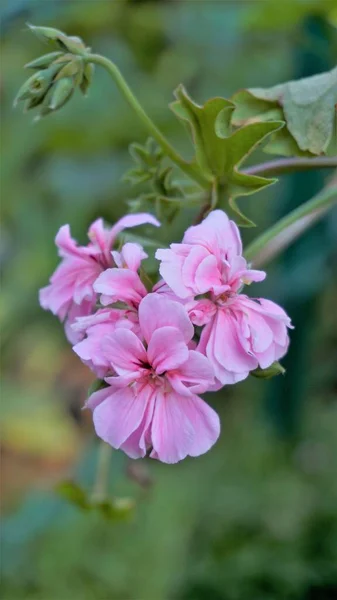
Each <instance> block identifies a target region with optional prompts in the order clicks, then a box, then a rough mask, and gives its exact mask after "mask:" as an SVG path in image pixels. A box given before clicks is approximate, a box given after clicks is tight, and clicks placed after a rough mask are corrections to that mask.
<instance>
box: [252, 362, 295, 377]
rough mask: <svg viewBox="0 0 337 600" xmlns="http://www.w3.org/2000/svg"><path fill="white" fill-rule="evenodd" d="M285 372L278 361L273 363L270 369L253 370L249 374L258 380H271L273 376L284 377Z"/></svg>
mask: <svg viewBox="0 0 337 600" xmlns="http://www.w3.org/2000/svg"><path fill="white" fill-rule="evenodd" d="M285 372H286V370H285V368H284V367H282V365H281V364H280V363H279V362H278V361H275V362H273V364H272V365H270V367H267V368H266V369H260V368H257V369H254V371H251V372H250V374H251V375H253V376H254V377H258V378H259V379H271V377H275V375H284V373H285Z"/></svg>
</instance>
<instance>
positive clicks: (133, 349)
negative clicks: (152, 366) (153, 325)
mask: <svg viewBox="0 0 337 600" xmlns="http://www.w3.org/2000/svg"><path fill="white" fill-rule="evenodd" d="M102 351H103V354H104V355H105V357H106V358H107V359H108V361H109V362H110V364H111V365H112V366H113V368H114V369H115V370H116V372H117V373H118V375H124V374H126V373H128V372H131V373H133V372H137V371H138V370H139V369H140V368H141V365H142V363H147V354H146V350H145V348H144V346H143V344H142V342H141V341H140V339H139V338H138V337H137V336H136V334H135V333H133V331H130V330H129V329H115V331H114V332H113V333H112V334H111V335H109V336H107V337H105V338H104V339H103V340H102Z"/></svg>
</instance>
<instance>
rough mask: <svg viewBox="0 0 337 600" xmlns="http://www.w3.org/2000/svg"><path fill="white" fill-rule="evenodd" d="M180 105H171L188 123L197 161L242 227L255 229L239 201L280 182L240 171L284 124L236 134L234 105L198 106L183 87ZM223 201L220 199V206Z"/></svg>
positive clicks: (245, 129) (225, 102) (255, 127)
mask: <svg viewBox="0 0 337 600" xmlns="http://www.w3.org/2000/svg"><path fill="white" fill-rule="evenodd" d="M176 96H177V98H178V101H177V102H174V103H173V105H171V108H172V109H173V111H174V112H175V113H176V115H177V116H178V117H179V118H180V119H183V120H184V121H188V123H189V125H190V127H191V130H192V137H193V141H194V144H195V153H196V156H195V161H196V163H197V164H198V165H199V167H200V168H202V169H203V171H204V173H206V174H207V175H208V176H209V178H210V180H212V179H213V180H214V179H216V181H217V182H218V186H219V189H220V188H221V198H224V199H225V203H226V209H227V210H228V209H231V210H232V211H233V212H234V213H235V218H236V221H237V222H238V224H239V225H242V226H253V225H254V223H253V222H252V221H250V219H248V218H247V217H246V216H245V215H244V214H243V213H242V212H241V211H240V209H239V208H238V206H237V204H236V198H237V197H239V196H247V195H249V194H253V193H255V192H258V191H259V190H261V189H263V188H265V187H266V186H268V185H271V184H272V183H275V182H276V181H277V180H276V179H267V178H265V177H257V176H255V175H248V174H246V173H242V172H240V170H239V167H240V166H241V165H242V163H243V162H244V161H245V159H246V158H247V157H248V156H249V154H251V152H253V150H255V148H256V147H257V146H258V145H259V144H261V143H262V142H263V141H265V140H266V139H267V138H268V137H269V136H270V135H271V134H273V133H274V132H275V131H278V130H280V129H281V128H282V127H283V125H284V123H283V122H282V121H267V122H263V123H262V122H258V123H251V124H249V125H246V126H244V127H241V128H240V129H236V130H234V131H233V127H232V126H231V124H230V121H231V117H232V113H233V110H234V108H235V107H234V105H233V103H232V102H230V101H229V100H226V99H225V98H213V99H211V100H209V101H208V102H206V103H205V104H204V106H198V105H197V104H195V103H194V102H193V101H192V100H191V98H190V97H189V96H188V95H187V93H186V91H185V89H184V88H183V87H182V86H180V87H179V88H178V89H177V91H176ZM222 203H223V200H221V199H220V205H221V204H222Z"/></svg>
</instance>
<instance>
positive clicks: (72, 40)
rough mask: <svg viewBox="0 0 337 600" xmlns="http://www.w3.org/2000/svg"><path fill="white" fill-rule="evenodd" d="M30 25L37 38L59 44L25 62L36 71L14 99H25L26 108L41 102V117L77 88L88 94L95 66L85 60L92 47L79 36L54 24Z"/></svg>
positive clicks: (19, 100)
mask: <svg viewBox="0 0 337 600" xmlns="http://www.w3.org/2000/svg"><path fill="white" fill-rule="evenodd" d="M29 28H30V29H31V31H33V33H35V34H36V35H37V37H38V38H40V39H42V40H43V41H45V42H47V43H49V44H52V45H53V46H55V47H56V48H58V50H56V51H54V52H51V53H49V54H45V55H43V56H40V57H39V58H37V59H35V60H33V61H32V62H29V63H28V64H26V65H25V66H26V68H27V69H34V70H36V72H35V73H34V74H33V75H32V76H31V77H29V79H27V81H26V82H25V83H24V84H23V85H22V86H21V88H20V89H19V92H18V94H17V96H16V98H15V100H14V106H16V105H17V103H18V102H21V101H24V102H25V106H24V109H25V111H28V110H31V109H33V108H36V107H38V106H39V107H40V111H39V116H38V117H37V118H40V117H43V116H45V115H47V114H49V113H51V112H54V111H55V110H58V109H59V108H61V107H62V106H64V104H66V102H68V100H70V98H71V97H72V95H73V93H74V91H75V89H76V88H79V89H80V90H81V92H82V93H83V94H84V95H85V94H86V92H87V90H88V87H89V85H90V83H91V80H92V76H93V71H94V66H93V65H92V64H90V63H87V62H86V60H85V58H86V54H87V53H88V52H90V48H86V46H85V45H84V43H83V42H82V40H81V39H80V38H79V37H73V36H67V35H65V34H64V33H62V31H59V30H57V29H53V28H51V27H35V26H33V25H29Z"/></svg>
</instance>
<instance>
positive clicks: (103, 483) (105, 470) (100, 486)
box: [91, 442, 112, 503]
mask: <svg viewBox="0 0 337 600" xmlns="http://www.w3.org/2000/svg"><path fill="white" fill-rule="evenodd" d="M111 455H112V447H111V446H109V444H106V443H105V442H100V446H99V449H98V459H97V470H96V478H95V483H94V487H93V491H92V496H91V500H92V502H94V503H100V502H104V501H105V500H106V499H107V496H108V484H109V469H110V460H111Z"/></svg>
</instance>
